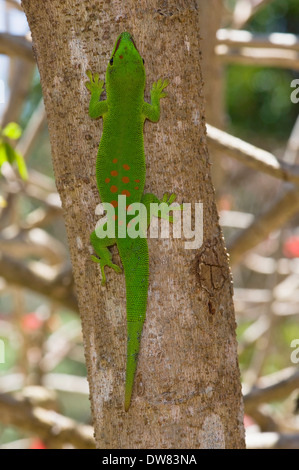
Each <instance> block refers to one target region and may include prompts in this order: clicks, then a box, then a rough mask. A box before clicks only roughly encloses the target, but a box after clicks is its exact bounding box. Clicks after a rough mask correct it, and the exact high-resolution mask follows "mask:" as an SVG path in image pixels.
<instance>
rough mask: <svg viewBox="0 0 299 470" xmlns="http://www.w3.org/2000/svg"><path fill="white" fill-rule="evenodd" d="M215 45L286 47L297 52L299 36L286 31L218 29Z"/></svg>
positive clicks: (264, 47) (255, 47) (262, 47)
mask: <svg viewBox="0 0 299 470" xmlns="http://www.w3.org/2000/svg"><path fill="white" fill-rule="evenodd" d="M216 37H217V45H225V46H229V47H232V48H242V47H249V48H254V49H260V48H261V49H286V50H289V51H291V50H292V51H296V52H299V36H296V35H295V34H288V33H271V34H253V33H250V32H249V31H244V30H242V31H240V30H238V29H225V28H222V29H218V31H217V35H216Z"/></svg>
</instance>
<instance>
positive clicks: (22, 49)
mask: <svg viewBox="0 0 299 470" xmlns="http://www.w3.org/2000/svg"><path fill="white" fill-rule="evenodd" d="M0 54H5V55H8V56H10V57H18V58H20V59H25V60H27V61H29V62H32V63H35V60H34V57H33V53H32V43H31V41H30V40H29V39H28V38H26V37H25V36H16V35H14V34H9V33H0Z"/></svg>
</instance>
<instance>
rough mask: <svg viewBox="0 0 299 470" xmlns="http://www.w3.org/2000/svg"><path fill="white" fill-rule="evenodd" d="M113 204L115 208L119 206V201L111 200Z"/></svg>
mask: <svg viewBox="0 0 299 470" xmlns="http://www.w3.org/2000/svg"><path fill="white" fill-rule="evenodd" d="M110 204H111V206H113V207H114V208H115V207H117V206H118V202H117V201H111V203H110Z"/></svg>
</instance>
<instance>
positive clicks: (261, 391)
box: [244, 367, 299, 414]
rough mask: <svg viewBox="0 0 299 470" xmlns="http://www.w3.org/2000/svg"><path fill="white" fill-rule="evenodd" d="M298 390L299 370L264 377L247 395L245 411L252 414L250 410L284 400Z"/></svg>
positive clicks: (288, 370) (283, 371) (245, 396)
mask: <svg viewBox="0 0 299 470" xmlns="http://www.w3.org/2000/svg"><path fill="white" fill-rule="evenodd" d="M296 388H299V370H298V369H295V368H294V367H290V368H287V369H284V370H281V371H279V372H275V373H274V374H270V375H268V376H265V377H262V378H260V379H259V380H258V382H257V385H256V386H254V388H253V389H252V390H250V392H248V393H245V395H244V406H245V410H246V412H247V413H249V414H250V410H251V409H252V408H256V407H257V406H258V405H260V404H261V403H269V402H271V401H276V400H283V399H284V398H286V397H288V396H289V395H290V393H291V392H293V390H295V389H296Z"/></svg>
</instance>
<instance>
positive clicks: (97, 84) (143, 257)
mask: <svg viewBox="0 0 299 470" xmlns="http://www.w3.org/2000/svg"><path fill="white" fill-rule="evenodd" d="M87 76H88V78H89V81H88V82H86V84H85V85H86V87H87V89H88V90H89V91H90V92H91V97H90V103H89V116H90V117H91V118H95V119H96V118H99V117H102V118H103V133H102V137H101V141H100V145H99V149H98V154H97V162H96V179H97V186H98V190H99V193H100V198H101V201H102V202H105V203H110V204H111V205H112V206H113V207H114V209H115V215H114V222H113V224H114V229H115V236H109V234H108V235H107V236H106V237H105V238H99V237H98V236H97V234H96V231H94V232H93V233H92V234H91V237H90V240H91V244H92V246H93V248H94V251H95V253H96V255H97V256H92V259H93V261H95V262H97V263H99V265H100V268H101V273H102V285H105V283H106V275H105V271H104V268H105V266H109V267H110V268H112V269H114V271H116V272H117V273H120V272H121V271H122V270H121V268H120V267H119V266H118V265H116V264H114V263H113V262H112V256H111V253H110V251H109V249H108V247H109V246H112V245H114V244H115V243H116V244H117V248H118V251H119V254H120V258H121V261H122V265H123V269H124V273H125V280H126V302H127V305H126V310H127V366H126V383H125V411H128V409H129V407H130V402H131V395H132V390H133V384H134V376H135V372H136V368H137V360H138V352H139V348H140V339H141V334H142V328H143V323H144V320H145V314H146V305H147V293H148V283H149V281H148V279H149V257H148V246H147V240H146V238H145V237H141V236H138V237H137V238H130V237H129V236H128V235H126V236H125V238H121V237H119V236H118V235H119V230H120V227H121V225H123V224H124V221H123V220H121V218H120V217H119V212H120V211H119V212H118V208H119V200H118V196H119V195H123V196H126V209H128V208H129V206H130V204H132V203H136V202H139V203H142V204H144V206H145V207H146V209H147V219H146V224H147V226H148V225H149V224H150V215H149V214H150V204H151V203H157V204H160V203H161V202H164V203H166V204H163V205H162V206H163V207H164V209H162V206H161V207H160V209H159V210H158V211H157V212H156V213H155V214H154V215H156V216H159V217H162V218H165V219H168V220H169V221H171V222H173V218H172V217H171V216H169V210H174V208H170V207H169V206H170V205H171V204H172V203H173V202H174V200H175V198H176V196H175V194H172V195H170V196H169V195H168V194H167V193H166V194H164V196H163V199H162V201H160V200H159V199H158V198H157V197H156V196H155V195H153V194H143V190H144V184H145V172H146V167H145V154H144V145H143V124H144V121H145V119H149V120H150V121H152V122H157V121H158V120H159V118H160V99H161V98H163V97H165V96H166V93H165V92H163V90H164V88H165V87H166V86H167V85H168V81H167V80H164V81H163V82H162V80H158V81H157V82H156V83H154V84H153V86H152V89H151V104H149V103H146V102H145V101H144V89H145V68H144V60H143V59H142V58H141V56H140V54H139V52H138V50H137V48H136V45H135V42H134V39H133V37H132V36H131V34H129V33H127V32H124V33H122V34H120V35H119V36H118V38H117V41H116V43H115V45H114V48H113V51H112V55H111V58H110V61H109V64H108V66H107V71H106V92H107V99H106V100H102V101H101V100H100V97H101V94H102V92H103V85H104V82H103V81H102V80H99V75H98V74H94V75H92V73H91V71H87ZM165 207H166V209H165ZM175 209H177V208H175ZM180 209H181V206H180ZM126 215H127V217H126V222H127V226H130V221H131V220H132V219H133V216H132V215H128V214H126ZM152 215H153V214H152ZM106 224H107V222H106Z"/></svg>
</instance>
